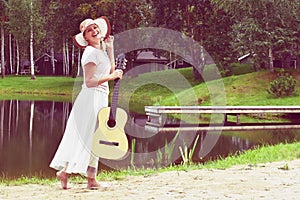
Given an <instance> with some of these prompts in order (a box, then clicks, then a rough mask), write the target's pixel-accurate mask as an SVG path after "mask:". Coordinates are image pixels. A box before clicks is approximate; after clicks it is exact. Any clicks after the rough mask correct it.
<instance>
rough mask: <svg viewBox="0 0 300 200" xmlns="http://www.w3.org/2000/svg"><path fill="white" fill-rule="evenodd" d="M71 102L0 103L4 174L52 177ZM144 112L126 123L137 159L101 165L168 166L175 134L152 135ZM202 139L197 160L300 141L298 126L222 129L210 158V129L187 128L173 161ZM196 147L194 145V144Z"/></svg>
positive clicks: (0, 162) (0, 157)
mask: <svg viewBox="0 0 300 200" xmlns="http://www.w3.org/2000/svg"><path fill="white" fill-rule="evenodd" d="M71 107H72V104H71V103H69V102H54V101H19V100H5V101H0V172H1V173H2V176H3V177H4V178H16V177H20V176H22V175H25V176H30V175H37V176H46V177H53V175H54V171H53V170H52V169H50V168H49V163H50V161H51V159H52V158H53V155H54V153H55V151H56V149H57V147H58V145H59V142H60V140H61V138H62V135H63V132H64V129H65V125H66V122H67V118H68V116H69V113H70V111H71ZM145 120H146V118H145V116H134V115H130V117H129V120H128V122H127V124H126V127H125V132H126V134H127V135H128V137H129V144H130V145H131V142H132V141H133V139H135V140H136V145H135V151H134V153H135V156H134V160H131V158H132V157H131V156H127V157H126V158H125V159H123V160H122V161H103V160H100V161H101V163H102V164H101V163H100V168H102V169H103V168H107V166H120V167H126V168H127V167H128V166H130V165H131V164H132V162H134V164H135V166H137V167H157V166H161V165H165V164H168V163H167V161H166V159H165V156H166V155H167V154H168V152H167V151H170V149H166V148H165V147H166V144H170V143H171V141H172V140H173V138H174V137H175V135H176V133H159V134H153V133H150V132H147V131H146V130H145V129H144V125H145ZM197 135H199V140H198V143H197V146H196V149H195V153H194V156H193V160H194V161H195V162H203V161H205V160H210V159H214V158H217V157H220V156H221V157H225V156H227V155H228V154H234V153H235V152H237V151H244V150H247V149H249V148H252V147H253V146H255V145H258V144H266V143H269V144H275V143H279V142H285V141H288V142H290V141H294V140H300V138H299V135H300V134H299V130H298V131H297V130H293V131H280V130H274V131H268V132H266V131H255V132H253V131H244V132H227V133H222V135H221V136H220V137H219V139H218V141H217V144H216V145H215V146H214V148H213V149H212V151H210V153H209V154H208V155H207V156H206V157H205V158H200V157H201V156H200V153H199V152H200V148H201V145H203V141H204V139H205V137H207V133H206V132H197V133H196V132H192V133H189V132H182V133H180V134H179V135H178V138H177V140H176V144H175V145H174V149H173V150H174V152H173V156H174V159H173V161H172V162H174V163H180V162H181V161H182V159H181V156H180V152H179V148H178V147H179V146H182V147H183V146H184V145H185V144H193V142H194V141H195V138H196V136H197ZM189 147H190V148H191V146H189Z"/></svg>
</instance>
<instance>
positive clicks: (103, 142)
mask: <svg viewBox="0 0 300 200" xmlns="http://www.w3.org/2000/svg"><path fill="white" fill-rule="evenodd" d="M99 144H104V145H108V146H119V142H109V141H103V140H99Z"/></svg>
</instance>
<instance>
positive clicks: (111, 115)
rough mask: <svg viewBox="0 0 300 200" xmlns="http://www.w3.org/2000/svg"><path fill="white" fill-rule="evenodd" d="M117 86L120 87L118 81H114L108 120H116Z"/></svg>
mask: <svg viewBox="0 0 300 200" xmlns="http://www.w3.org/2000/svg"><path fill="white" fill-rule="evenodd" d="M119 86H120V79H115V81H114V90H113V95H112V99H111V106H110V113H109V119H110V120H115V119H116V113H117V105H118V96H119V95H118V93H119Z"/></svg>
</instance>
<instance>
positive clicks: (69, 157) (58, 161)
mask: <svg viewBox="0 0 300 200" xmlns="http://www.w3.org/2000/svg"><path fill="white" fill-rule="evenodd" d="M89 62H93V63H95V64H96V72H95V75H94V76H95V77H96V78H97V79H100V77H101V76H107V75H109V73H110V69H111V64H110V60H109V59H108V56H107V54H106V52H104V51H102V50H99V49H96V48H94V47H91V46H87V47H86V49H85V50H84V53H83V55H82V59H81V65H82V66H84V65H85V64H87V63H89ZM83 71H84V67H83ZM83 74H84V73H83ZM84 80H85V77H84ZM108 94H109V88H108V82H105V83H103V84H102V85H100V86H98V87H94V88H88V87H87V86H86V84H85V81H84V82H83V85H82V89H81V91H80V93H79V95H78V96H77V98H76V100H75V102H74V104H73V107H72V110H71V113H70V116H69V118H68V121H67V125H66V129H65V132H64V135H63V138H62V140H61V142H60V144H59V147H58V149H57V151H56V153H55V155H54V158H53V160H52V161H51V163H50V167H51V168H54V169H57V170H61V169H62V168H64V167H65V166H67V168H66V172H67V173H80V174H86V171H87V168H88V165H89V160H90V157H91V145H92V139H93V134H94V132H95V130H96V124H97V119H98V118H97V114H98V112H99V110H100V109H101V108H103V107H107V106H108Z"/></svg>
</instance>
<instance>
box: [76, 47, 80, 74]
mask: <svg viewBox="0 0 300 200" xmlns="http://www.w3.org/2000/svg"><path fill="white" fill-rule="evenodd" d="M80 57H81V54H80V49H78V60H77V76H79V74H80V60H81V59H80Z"/></svg>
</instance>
